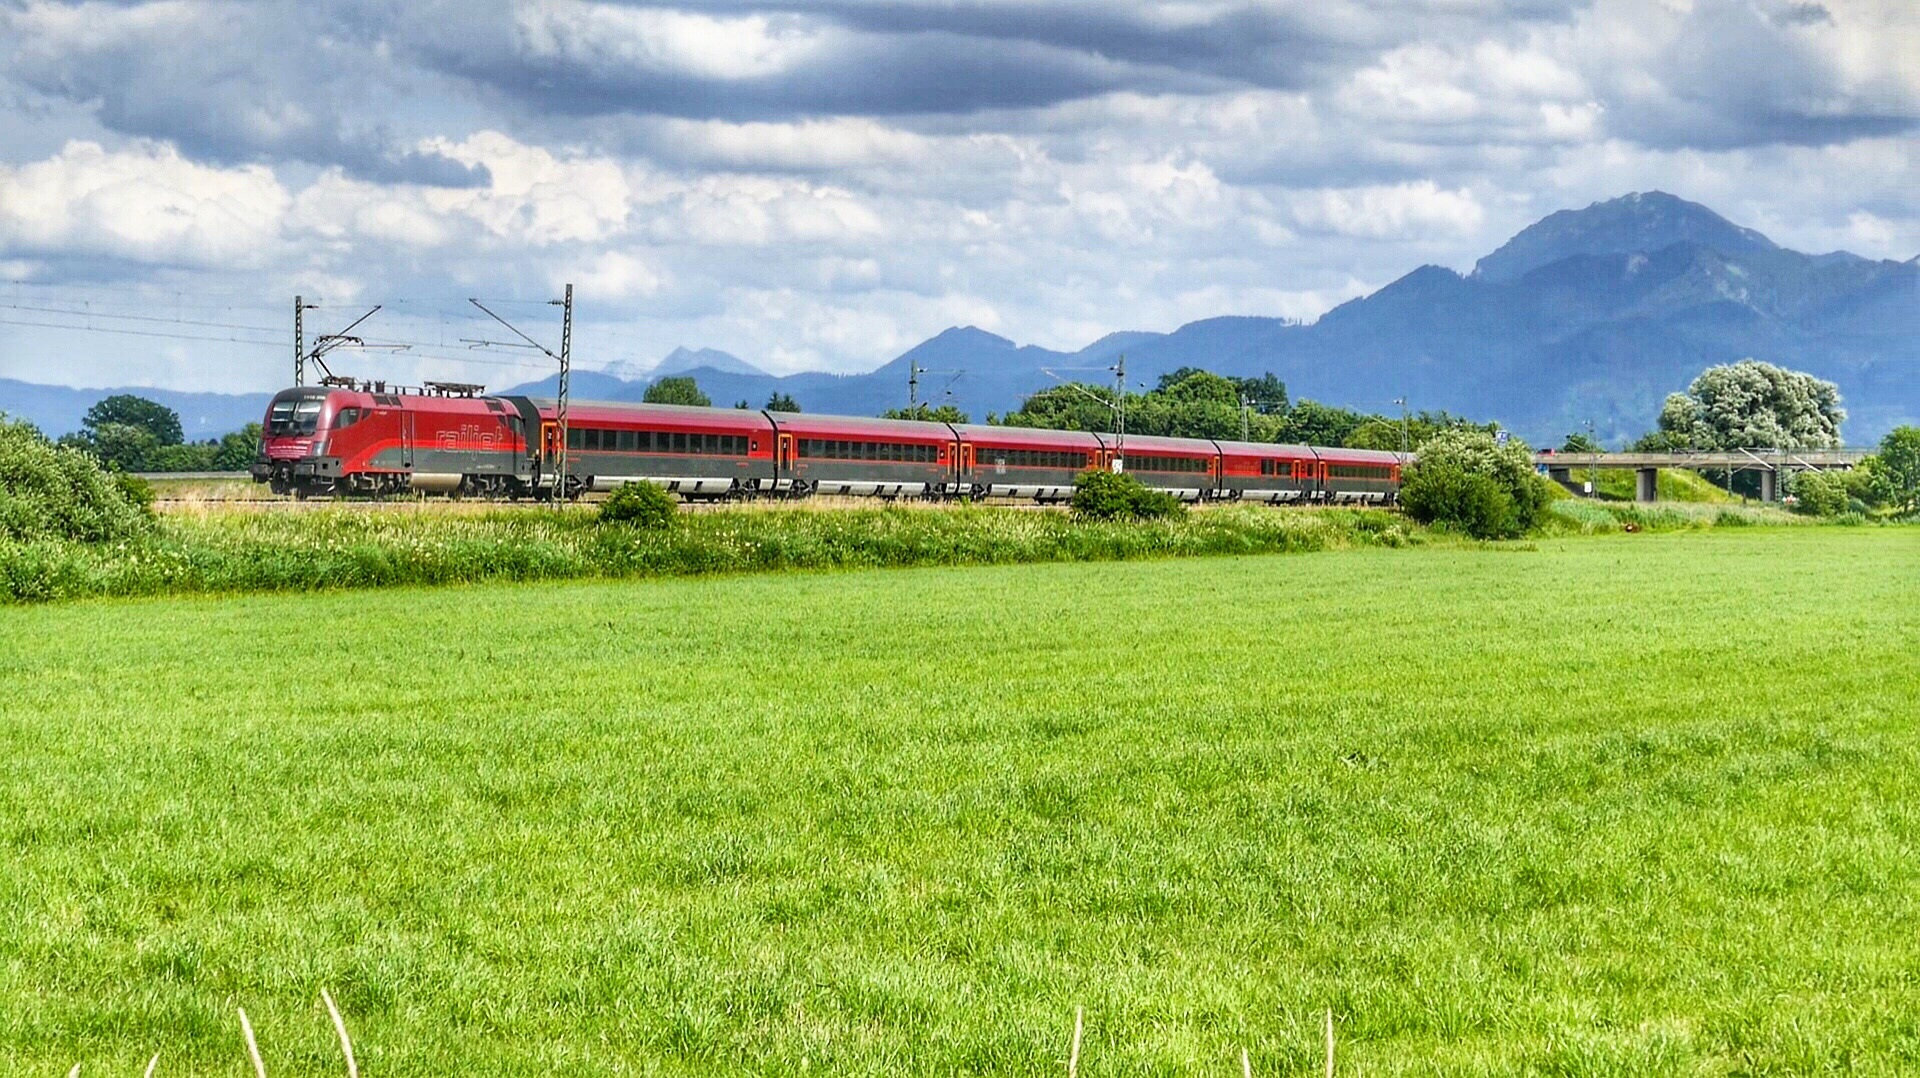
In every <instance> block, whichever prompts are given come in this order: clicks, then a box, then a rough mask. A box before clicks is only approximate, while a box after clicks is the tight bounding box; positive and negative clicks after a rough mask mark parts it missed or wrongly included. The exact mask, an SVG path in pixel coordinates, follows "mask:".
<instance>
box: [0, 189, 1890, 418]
mask: <svg viewBox="0 0 1920 1078" xmlns="http://www.w3.org/2000/svg"><path fill="white" fill-rule="evenodd" d="M1121 354H1124V355H1125V356H1126V360H1127V373H1128V378H1129V380H1130V381H1135V382H1142V383H1145V384H1148V385H1151V384H1153V382H1154V381H1155V379H1157V378H1158V377H1159V375H1161V374H1163V373H1166V372H1168V371H1171V370H1174V369H1177V368H1179V367H1185V366H1191V367H1202V368H1205V369H1208V370H1214V371H1219V372H1220V373H1223V374H1233V375H1258V374H1260V373H1262V372H1265V371H1272V372H1273V373H1275V374H1277V375H1279V376H1280V377H1281V378H1282V379H1284V380H1285V381H1286V383H1287V388H1288V390H1289V391H1290V392H1291V394H1292V395H1293V396H1294V397H1295V398H1296V399H1298V398H1301V397H1312V398H1314V399H1316V400H1321V401H1325V402H1327V403H1331V404H1341V405H1346V406H1349V407H1354V408H1359V409H1363V410H1372V411H1382V412H1391V411H1394V410H1395V406H1394V405H1393V404H1392V401H1393V399H1394V398H1396V397H1405V398H1406V400H1407V401H1408V404H1409V406H1410V407H1411V408H1413V409H1414V410H1422V409H1432V410H1437V409H1443V408H1444V409H1446V410H1448V411H1452V412H1456V413H1459V414H1463V415H1469V416H1476V417H1484V418H1489V419H1497V420H1499V421H1500V422H1502V423H1504V424H1506V425H1507V426H1508V427H1509V428H1510V429H1512V430H1514V431H1516V432H1517V433H1519V434H1520V435H1521V436H1523V437H1525V438H1527V439H1528V440H1529V441H1532V442H1535V443H1536V444H1545V443H1550V442H1558V441H1559V439H1561V438H1562V437H1564V436H1565V435H1567V434H1568V433H1570V432H1573V431H1576V430H1584V429H1585V426H1586V424H1587V423H1588V422H1589V421H1591V422H1592V423H1593V424H1594V426H1595V429H1596V430H1597V431H1598V432H1599V434H1600V435H1601V436H1602V438H1603V439H1606V440H1608V441H1611V442H1618V441H1620V440H1622V439H1625V438H1631V437H1633V436H1636V435H1638V434H1641V433H1643V432H1645V431H1647V430H1649V429H1651V428H1652V427H1653V425H1654V420H1655V417H1656V416H1657V415H1658V413H1659V408H1660V403H1661V401H1662V400H1663V399H1664V398H1665V397H1666V395H1667V394H1668V393H1671V392H1674V391H1676V390H1680V389H1683V388H1685V387H1686V385H1687V383H1688V382H1689V381H1691V380H1692V379H1693V377H1694V375H1696V374H1698V373H1699V372H1700V370H1701V369H1702V368H1704V367H1707V366H1710V365H1712V364H1715V363H1727V362H1732V361H1735V360H1738V359H1742V358H1745V357H1747V356H1752V357H1754V358H1756V359H1762V360H1766V361H1769V362H1773V363H1779V364H1782V365H1784V366H1788V367H1793V368H1796V369H1799V370H1806V371H1811V372H1812V373H1814V374H1817V375H1819V376H1821V377H1823V378H1829V379H1832V380H1833V381H1835V382H1838V383H1839V385H1840V390H1841V393H1842V395H1843V397H1844V398H1845V405H1846V408H1847V410H1848V413H1849V418H1848V421H1847V424H1846V427H1845V433H1846V436H1847V440H1848V441H1849V442H1852V443H1855V444H1863V443H1867V442H1871V441H1875V440H1877V439H1878V438H1879V437H1880V436H1881V435H1882V434H1884V433H1885V432H1886V431H1887V430H1888V429H1890V428H1891V427H1893V426H1895V425H1898V424H1901V423H1916V424H1920V257H1916V258H1914V259H1912V260H1909V261H1905V262H1896V261H1873V260H1869V259H1865V258H1861V257H1859V256H1858V255H1854V254H1850V253H1847V252H1844V251H1836V252H1832V253H1828V254H1821V255H1808V254H1802V253H1800V252H1797V251H1792V250H1788V249H1786V248H1783V247H1780V246H1778V245H1777V244H1775V243H1774V242H1773V241H1772V240H1770V239H1768V238H1767V237H1766V236H1763V235H1761V234H1760V233H1758V232H1755V231H1754V230H1752V229H1748V228H1742V227H1740V226H1738V225H1735V224H1733V223H1732V222H1729V221H1727V220H1726V219H1725V218H1723V217H1721V216H1720V215H1719V214H1716V213H1714V212H1713V211H1712V210H1710V209H1708V208H1707V207H1705V206H1701V205H1699V204H1697V203H1693V202H1688V201H1685V200H1684V199H1680V198H1676V197H1674V196H1672V195H1669V194H1665V193H1662V192H1658V191H1654V192H1648V193H1645V194H1632V195H1627V196H1624V197H1622V198H1617V199H1612V200H1610V201H1606V202H1598V203H1595V204H1593V205H1591V206H1588V207H1586V208H1585V209H1580V210H1565V211H1561V212H1559V213H1554V214H1551V215H1549V216H1548V217H1546V218H1544V219H1542V220H1541V221H1539V222H1537V223H1535V224H1533V225H1530V226H1529V227H1527V228H1525V229H1523V230H1521V231H1520V232H1519V233H1518V234H1517V235H1515V236H1514V237H1513V238H1512V239H1511V240H1509V241H1507V242H1506V243H1505V244H1503V245H1502V246H1501V247H1500V248H1499V249H1498V250H1496V251H1494V252H1492V253H1491V254H1489V255H1487V256H1486V257H1485V258H1482V259H1481V260H1480V261H1479V263H1478V264H1477V265H1476V266H1475V267H1474V270H1473V272H1472V273H1471V274H1469V275H1466V276H1463V275H1461V274H1459V273H1456V272H1455V271H1453V270H1450V269H1446V268H1443V267H1440V266H1422V267H1420V268H1418V269H1415V270H1414V271H1412V272H1411V273H1408V274H1407V275H1406V276H1404V277H1402V278H1400V279H1399V280H1397V281H1394V282H1393V283H1391V284H1389V285H1387V286H1386V287H1384V288H1382V289H1380V290H1379V291H1377V292H1375V293H1374V294H1372V295H1370V296H1366V297H1364V298H1361V299H1356V300H1353V301H1351V302H1349V303H1345V304H1342V305H1341V306H1339V307H1337V308H1335V309H1334V310H1332V311H1329V312H1328V313H1327V314H1326V315H1325V316H1324V317H1323V318H1321V319H1320V320H1319V321H1318V322H1315V323H1312V324H1308V325H1302V324H1299V323H1295V322H1291V321H1288V320H1285V319H1278V318H1261V317H1222V318H1209V319H1205V320H1203V321H1199V322H1193V323H1189V324H1188V325H1185V326H1182V327H1180V328H1179V329H1177V330H1175V331H1173V332H1171V333H1150V332H1131V331H1130V332H1119V333H1113V334H1109V335H1108V336H1106V337H1103V338H1101V339H1100V340H1098V341H1095V342H1094V343H1092V344H1090V345H1088V346H1086V347H1085V348H1083V349H1080V350H1079V351H1077V352H1056V351H1051V350H1049V349H1045V348H1038V347H1034V346H1032V345H1020V344H1018V343H1016V342H1014V341H1010V340H1008V339H1006V338H1004V337H1000V336H996V335H994V334H992V333H988V332H986V331H984V330H980V329H977V328H974V327H957V328H953V329H948V330H946V331H944V332H942V333H940V334H938V335H936V336H934V337H932V338H931V339H929V340H927V341H924V342H922V343H921V344H919V345H916V346H915V347H913V348H912V349H910V350H908V351H907V352H906V353H904V354H902V355H901V356H899V357H897V358H895V359H894V360H892V361H891V362H889V363H887V364H885V365H883V366H881V367H880V368H878V369H877V370H874V371H870V372H868V373H865V374H857V375H835V374H825V373H818V372H812V373H805V374H794V375H788V376H785V377H775V376H773V375H769V374H766V373H764V372H762V371H760V370H759V369H758V368H756V367H754V366H753V365H752V364H751V363H748V362H746V361H745V360H742V359H740V358H738V357H736V356H732V355H729V354H727V353H725V352H719V351H715V350H712V349H697V350H696V349H687V348H681V349H676V350H675V351H674V352H673V353H671V354H670V355H668V356H667V357H666V358H665V359H664V360H663V361H662V362H661V363H660V364H658V365H656V366H655V367H654V368H652V369H651V370H647V371H636V370H634V369H632V368H631V367H621V368H618V369H616V370H614V371H612V372H610V373H609V372H596V371H591V370H576V372H575V374H574V383H573V393H574V395H575V396H576V397H577V398H578V399H582V400H587V399H602V400H639V399H640V397H641V396H642V395H643V394H644V393H645V392H646V386H647V383H648V382H649V381H651V380H652V379H654V378H658V377H661V376H663V375H665V374H686V375H691V376H693V377H694V378H695V380H697V381H698V382H699V383H700V386H701V388H702V389H703V390H704V391H705V392H706V393H707V395H708V396H709V397H711V398H712V399H713V401H714V403H716V404H719V405H722V406H725V405H729V404H732V403H734V402H736V401H740V400H745V401H747V402H748V403H749V404H751V405H752V406H754V407H759V406H760V405H762V404H764V403H765V402H766V400H767V398H768V396H769V395H770V394H772V393H774V392H781V393H787V394H790V395H792V396H793V397H794V398H795V399H797V400H798V401H799V402H800V405H801V407H802V408H804V409H805V410H806V411H809V412H839V413H847V414H853V415H873V414H876V413H878V412H880V411H883V410H885V409H887V408H895V407H900V406H902V405H904V404H906V402H907V379H908V376H909V372H910V370H911V369H912V368H913V367H914V366H916V365H917V366H918V367H920V368H922V369H923V370H925V371H927V373H925V374H922V375H921V377H920V379H919V383H920V384H919V394H920V398H921V399H922V400H926V401H929V402H931V403H935V404H939V403H947V402H951V403H953V404H956V405H958V406H959V407H960V408H962V409H963V410H965V411H967V412H969V413H971V414H972V416H973V418H975V419H976V420H979V419H984V418H985V417H986V415H987V414H988V413H990V412H991V413H1005V412H1007V411H1009V410H1012V409H1014V408H1017V407H1019V404H1020V401H1021V400H1022V399H1024V398H1025V397H1026V396H1027V395H1028V394H1031V393H1033V392H1034V391H1036V390H1039V389H1042V388H1044V387H1046V386H1049V385H1052V384H1054V382H1055V378H1056V376H1057V377H1058V378H1072V379H1078V380H1082V381H1092V382H1108V381H1111V376H1110V375H1108V374H1106V373H1105V371H1104V370H1103V369H1102V368H1105V367H1107V366H1108V365H1110V364H1112V363H1113V362H1114V360H1115V358H1116V357H1118V356H1120V355H1121ZM582 360H583V361H584V362H590V359H589V358H588V357H582ZM1043 368H1047V369H1051V370H1053V371H1054V372H1056V376H1050V375H1049V374H1048V373H1046V370H1044V369H1043ZM1076 368H1091V369H1076ZM955 372H958V373H955ZM553 390H554V379H552V378H547V379H543V380H541V381H539V382H534V383H528V384H526V385H523V386H516V387H513V388H512V389H509V390H505V392H525V393H536V394H545V395H550V394H551V393H552V392H553ZM108 392H114V391H109V390H91V391H88V390H66V389H53V388H50V387H45V386H31V385H28V384H26V383H20V382H0V409H4V410H6V411H9V412H13V413H15V414H21V415H25V416H27V417H29V418H32V419H33V420H34V421H35V422H38V423H40V425H41V426H42V427H43V428H45V429H47V430H49V431H52V432H56V433H57V432H60V431H63V430H67V429H71V428H72V427H73V426H77V424H78V422H79V417H80V415H81V413H83V412H84V411H85V409H86V407H87V405H89V404H91V403H92V401H93V400H96V399H98V398H99V397H100V396H103V395H105V394H106V393H108ZM136 392H142V393H144V394H145V395H147V396H152V397H155V398H156V399H163V400H164V401H166V402H168V403H169V405H170V406H171V407H176V408H180V410H181V411H182V415H183V418H185V417H187V416H188V415H189V414H191V415H192V416H193V417H195V418H193V419H191V420H189V430H190V431H198V432H204V433H198V434H195V436H196V437H202V436H207V435H210V434H214V433H219V432H220V430H225V429H232V427H233V426H238V425H239V423H242V422H246V421H248V420H251V419H254V418H257V417H258V416H259V414H260V412H261V410H262V409H263V407H264V402H265V399H266V398H265V397H264V396H239V397H221V396H219V395H214V394H171V395H168V396H165V397H163V396H162V395H161V392H160V391H136ZM174 400H178V401H180V402H182V403H180V404H173V403H171V402H172V401H174ZM222 423H228V424H230V425H229V426H225V427H220V424H222ZM216 427H219V429H218V430H216V429H214V428H216Z"/></svg>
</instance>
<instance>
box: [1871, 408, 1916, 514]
mask: <svg viewBox="0 0 1920 1078" xmlns="http://www.w3.org/2000/svg"><path fill="white" fill-rule="evenodd" d="M1873 461H1874V467H1873V472H1874V476H1875V489H1876V492H1877V493H1878V494H1879V496H1880V499H1881V500H1882V501H1885V502H1887V503H1888V504H1890V505H1892V506H1894V507H1895V508H1896V509H1899V510H1901V511H1903V512H1909V513H1910V512H1913V511H1914V510H1915V509H1920V427H1895V428H1893V430H1891V431H1888V432H1887V436H1886V437H1885V438H1882V439H1880V452H1879V453H1877V454H1875V456H1874V458H1873Z"/></svg>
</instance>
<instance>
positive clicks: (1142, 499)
mask: <svg viewBox="0 0 1920 1078" xmlns="http://www.w3.org/2000/svg"><path fill="white" fill-rule="evenodd" d="M1186 511H1187V507H1186V506H1184V505H1182V504H1180V499H1178V498H1176V497H1174V496H1173V495H1171V494H1168V493H1166V492H1165V491H1160V490H1152V489H1150V488H1148V487H1147V485H1146V484H1144V483H1142V482H1140V480H1138V479H1136V478H1134V477H1133V476H1132V475H1129V474H1127V473H1126V472H1109V471H1104V470H1099V469H1094V470H1089V471H1085V472H1081V473H1080V475H1079V477H1078V478H1077V479H1075V480H1074V481H1073V513H1074V515H1075V516H1077V517H1080V518H1081V519H1083V520H1158V519H1161V518H1164V517H1178V516H1182V515H1184V514H1185V513H1186Z"/></svg>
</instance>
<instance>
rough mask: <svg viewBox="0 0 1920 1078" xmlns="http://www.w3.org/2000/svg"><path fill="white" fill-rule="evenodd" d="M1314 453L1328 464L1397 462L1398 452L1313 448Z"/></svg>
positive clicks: (1398, 460) (1398, 458)
mask: <svg viewBox="0 0 1920 1078" xmlns="http://www.w3.org/2000/svg"><path fill="white" fill-rule="evenodd" d="M1313 452H1314V455H1315V456H1318V457H1319V458H1320V459H1321V460H1324V461H1326V462H1327V463H1328V464H1398V463H1400V454H1398V453H1388V452H1386V451H1385V450H1380V449H1315V450H1314V451H1313Z"/></svg>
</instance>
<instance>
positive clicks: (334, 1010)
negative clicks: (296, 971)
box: [320, 988, 360, 1078]
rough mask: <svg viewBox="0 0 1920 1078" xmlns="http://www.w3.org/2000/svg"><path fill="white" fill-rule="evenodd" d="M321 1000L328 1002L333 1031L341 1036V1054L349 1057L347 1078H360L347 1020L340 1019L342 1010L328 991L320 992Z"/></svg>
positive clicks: (322, 990)
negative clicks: (354, 1059) (334, 1002)
mask: <svg viewBox="0 0 1920 1078" xmlns="http://www.w3.org/2000/svg"><path fill="white" fill-rule="evenodd" d="M320 998H321V999H322V1000H324V1001H326V1004H327V1013H328V1014H330V1015H332V1016H333V1031H334V1032H335V1033H338V1034H340V1053H341V1054H342V1055H344V1056H346V1057H347V1078H360V1065H359V1064H358V1063H355V1062H354V1061H353V1041H351V1040H349V1039H348V1038H347V1023H346V1020H345V1019H343V1018H341V1017H340V1008H338V1007H336V1006H334V1005H333V996H331V995H329V994H328V992H327V990H326V989H324V988H322V989H321V990H320Z"/></svg>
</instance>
